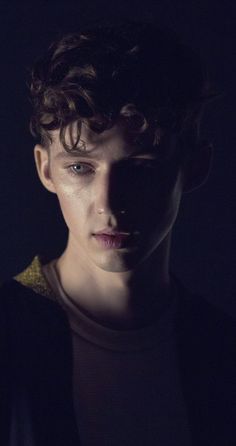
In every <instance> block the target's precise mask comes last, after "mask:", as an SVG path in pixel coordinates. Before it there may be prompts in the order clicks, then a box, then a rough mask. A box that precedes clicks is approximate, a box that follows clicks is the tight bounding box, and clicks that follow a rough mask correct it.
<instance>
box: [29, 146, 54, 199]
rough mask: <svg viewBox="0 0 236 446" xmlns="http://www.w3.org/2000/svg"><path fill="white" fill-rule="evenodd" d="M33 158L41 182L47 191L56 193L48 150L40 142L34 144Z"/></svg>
mask: <svg viewBox="0 0 236 446" xmlns="http://www.w3.org/2000/svg"><path fill="white" fill-rule="evenodd" d="M34 159H35V165H36V169H37V172H38V176H39V179H40V181H41V183H42V184H43V186H44V187H45V188H46V189H47V190H48V191H49V192H52V193H56V190H55V186H54V183H53V180H52V177H51V172H50V160H49V153H48V150H47V149H46V148H45V147H43V146H41V145H40V144H36V146H35V147H34Z"/></svg>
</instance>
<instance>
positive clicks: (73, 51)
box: [30, 23, 219, 151]
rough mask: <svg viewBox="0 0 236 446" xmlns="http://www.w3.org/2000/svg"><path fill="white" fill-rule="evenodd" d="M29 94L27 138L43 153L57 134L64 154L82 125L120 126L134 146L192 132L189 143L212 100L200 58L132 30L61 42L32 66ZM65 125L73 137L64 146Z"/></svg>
mask: <svg viewBox="0 0 236 446" xmlns="http://www.w3.org/2000/svg"><path fill="white" fill-rule="evenodd" d="M30 91H31V98H32V105H33V115H32V117H31V120H30V131H31V133H32V135H33V136H34V137H36V138H40V141H41V143H42V144H43V145H44V146H48V145H49V144H50V142H52V138H51V133H50V132H51V131H52V130H55V129H59V135H60V140H61V143H62V144H63V147H64V148H65V150H67V151H69V150H75V149H76V147H77V146H78V143H79V140H80V133H81V125H82V123H83V122H86V123H87V124H88V125H89V126H90V128H91V129H92V130H94V131H96V132H98V133H99V132H103V131H104V130H105V129H108V128H110V127H111V126H112V125H113V124H114V123H115V122H116V121H117V120H118V119H122V121H123V122H124V123H125V124H126V125H127V129H128V130H129V133H130V135H131V136H132V137H133V138H134V140H135V141H137V142H138V143H140V144H142V143H144V144H145V143H149V144H150V143H151V144H152V145H154V146H158V145H159V143H160V139H161V135H162V134H163V132H165V131H169V132H176V133H178V134H182V133H184V132H185V131H187V132H189V129H190V128H191V129H192V132H193V133H194V137H195V138H196V137H197V135H198V134H199V128H200V118H201V116H202V111H203V108H204V105H205V104H206V103H207V102H209V101H210V100H211V99H213V98H215V97H217V96H219V95H218V94H217V93H216V92H215V91H214V89H213V88H212V87H211V85H210V83H209V80H208V75H207V70H206V67H205V66H204V64H203V63H202V61H201V60H200V58H199V56H197V55H196V54H195V53H194V52H193V51H192V50H190V49H189V48H188V47H186V46H184V45H182V44H180V43H177V42H176V40H175V39H174V38H173V36H172V37H171V36H169V35H167V34H165V33H164V32H163V31H160V30H159V29H157V28H156V27H155V26H154V25H152V26H151V25H150V24H148V25H145V24H137V23H129V24H126V25H122V26H120V27H119V26H118V27H103V28H102V27H98V28H96V29H93V30H88V31H83V32H82V33H77V34H70V35H67V36H64V37H63V38H62V39H61V40H59V41H58V42H55V43H53V44H52V45H51V46H50V47H49V49H48V51H47V53H46V54H45V56H44V57H43V58H41V59H40V60H38V61H37V63H36V64H35V66H34V68H33V70H32V75H31V84H30ZM71 123H75V124H76V126H77V137H76V140H75V141H72V139H71V141H70V144H68V143H67V142H66V140H65V130H66V128H67V126H68V125H70V124H71ZM147 141H148V142H147Z"/></svg>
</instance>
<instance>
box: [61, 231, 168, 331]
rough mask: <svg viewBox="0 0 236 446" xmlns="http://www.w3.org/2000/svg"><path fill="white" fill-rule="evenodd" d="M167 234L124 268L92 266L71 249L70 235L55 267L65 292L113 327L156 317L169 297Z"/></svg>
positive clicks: (130, 325)
mask: <svg viewBox="0 0 236 446" xmlns="http://www.w3.org/2000/svg"><path fill="white" fill-rule="evenodd" d="M170 243H171V235H170V234H169V235H168V236H167V237H166V239H165V240H163V242H162V243H161V245H160V246H159V247H158V249H157V250H156V251H154V253H152V254H151V255H150V257H149V258H148V259H147V260H145V261H143V262H142V263H141V264H140V265H139V266H138V267H136V268H135V269H133V270H129V271H125V272H119V273H117V272H115V273H114V272H107V271H103V270H102V269H100V268H97V267H94V265H93V268H92V267H91V265H89V264H87V263H86V261H85V260H84V259H83V258H82V256H81V255H80V257H79V258H78V256H77V255H76V253H75V252H73V249H71V245H70V238H69V239H68V244H67V247H66V249H65V251H64V253H63V254H62V256H61V257H60V258H59V259H58V260H57V262H56V267H57V272H58V276H59V280H60V282H61V285H62V287H63V289H64V291H65V293H66V294H67V295H68V296H69V297H70V298H71V299H72V300H73V301H74V303H75V304H76V305H77V306H78V307H79V308H80V309H81V310H82V311H84V312H85V313H86V314H87V315H88V316H89V317H91V318H93V319H94V320H96V321H97V322H99V323H102V324H104V325H106V326H109V327H111V328H116V329H130V328H140V327H143V326H146V325H149V324H150V323H152V322H153V321H154V320H155V319H157V318H158V315H159V314H160V313H161V312H162V311H163V309H164V308H165V306H166V305H168V303H169V302H170V299H171V287H170V276H169V252H170Z"/></svg>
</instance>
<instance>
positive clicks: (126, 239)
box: [93, 231, 135, 249]
mask: <svg viewBox="0 0 236 446" xmlns="http://www.w3.org/2000/svg"><path fill="white" fill-rule="evenodd" d="M93 237H94V238H95V240H96V242H97V243H98V245H99V246H100V247H102V248H105V249H122V248H129V247H130V246H131V245H133V243H134V239H135V235H134V234H132V233H129V232H117V231H110V232H109V233H106V232H104V233H102V232H101V233H100V232H99V233H96V234H93Z"/></svg>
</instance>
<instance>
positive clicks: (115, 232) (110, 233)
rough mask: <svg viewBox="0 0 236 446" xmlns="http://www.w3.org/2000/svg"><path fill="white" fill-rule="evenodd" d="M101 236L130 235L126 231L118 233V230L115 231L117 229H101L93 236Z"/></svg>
mask: <svg viewBox="0 0 236 446" xmlns="http://www.w3.org/2000/svg"><path fill="white" fill-rule="evenodd" d="M102 234H104V235H105V234H106V235H121V234H123V235H129V234H130V232H127V231H119V230H117V229H111V228H104V229H101V231H97V232H95V233H94V234H93V235H102Z"/></svg>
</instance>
